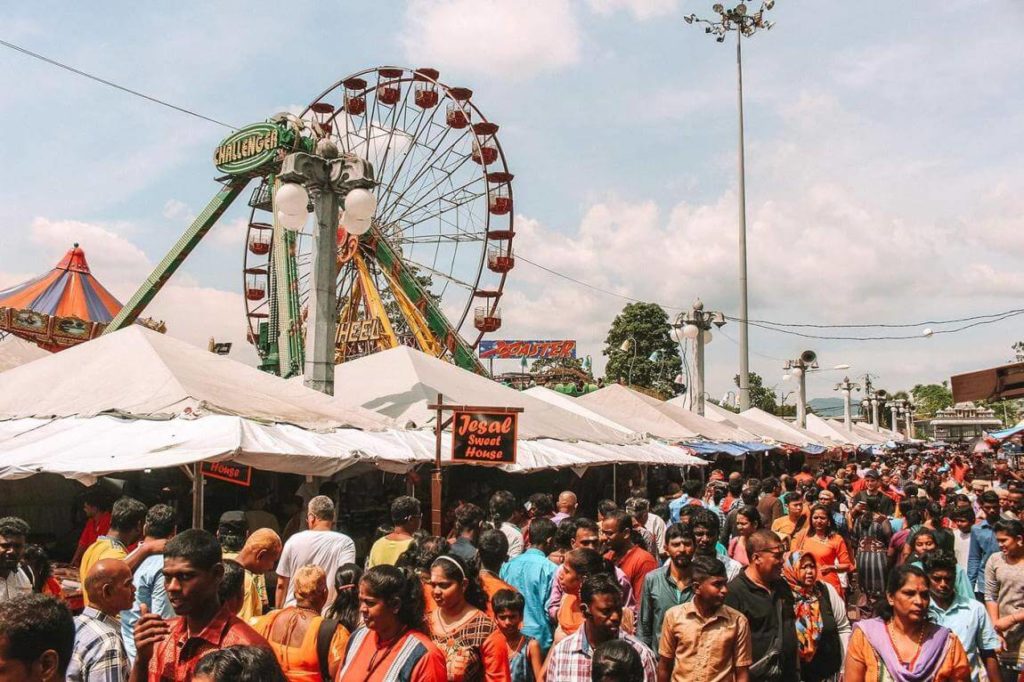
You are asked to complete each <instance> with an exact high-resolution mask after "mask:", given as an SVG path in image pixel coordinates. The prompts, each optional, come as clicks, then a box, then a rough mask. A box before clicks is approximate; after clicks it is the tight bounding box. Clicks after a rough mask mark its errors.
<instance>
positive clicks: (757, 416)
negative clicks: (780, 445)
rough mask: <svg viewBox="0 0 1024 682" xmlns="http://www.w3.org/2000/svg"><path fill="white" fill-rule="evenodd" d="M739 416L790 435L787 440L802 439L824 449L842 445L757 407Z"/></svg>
mask: <svg viewBox="0 0 1024 682" xmlns="http://www.w3.org/2000/svg"><path fill="white" fill-rule="evenodd" d="M740 414H741V415H742V416H744V417H746V418H747V419H750V420H751V421H755V422H757V423H759V424H766V425H770V426H772V427H774V428H776V429H781V430H783V431H785V432H786V433H789V434H791V435H790V436H789V438H804V439H806V440H807V442H809V443H818V444H821V445H824V446H826V447H835V446H837V445H843V442H838V441H834V440H832V439H831V438H826V437H824V436H818V435H816V434H814V433H811V432H810V431H808V430H806V429H802V428H800V427H799V426H797V425H796V424H791V423H789V422H787V421H786V420H785V419H781V418H779V417H776V416H775V415H773V414H768V413H767V412H765V411H764V410H762V409H760V408H757V407H751V408H750V409H748V410H744V411H743V412H741V413H740Z"/></svg>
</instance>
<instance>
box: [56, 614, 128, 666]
mask: <svg viewBox="0 0 1024 682" xmlns="http://www.w3.org/2000/svg"><path fill="white" fill-rule="evenodd" d="M130 670H131V669H130V668H129V666H128V656H127V655H126V654H125V652H124V644H122V643H121V626H120V625H119V624H118V622H117V619H116V618H113V617H112V616H108V615H107V614H105V613H103V612H101V611H97V610H96V609H94V608H93V607H91V606H87V607H85V610H84V611H82V615H80V616H78V617H77V618H75V648H74V650H72V652H71V663H70V664H69V665H68V672H67V679H68V680H69V681H71V682H79V681H80V682H124V680H127V679H128V673H129V672H130Z"/></svg>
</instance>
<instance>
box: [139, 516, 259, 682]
mask: <svg viewBox="0 0 1024 682" xmlns="http://www.w3.org/2000/svg"><path fill="white" fill-rule="evenodd" d="M223 576H224V564H223V563H222V562H221V549H220V544H219V543H218V542H217V538H215V537H214V536H213V534H212V533H208V532H206V531H205V530H196V529H192V530H186V531H185V532H183V533H179V534H178V535H177V536H175V537H174V538H173V539H171V540H170V541H168V543H167V546H166V547H165V548H164V584H165V586H166V589H167V600H168V601H169V602H170V603H171V606H172V607H173V608H174V612H175V613H177V614H178V617H177V618H171V619H170V620H164V619H163V618H161V617H160V616H159V615H157V614H155V613H149V612H148V610H147V609H146V607H145V605H143V607H142V616H141V617H140V618H139V620H138V622H137V623H136V624H135V648H136V650H137V652H138V657H137V658H136V659H135V665H134V666H133V667H132V673H131V677H130V678H129V679H130V680H131V682H142V681H143V680H148V681H149V682H184V681H185V680H191V679H192V673H193V670H194V669H195V667H196V663H198V662H199V659H200V658H202V657H203V655H204V654H207V653H209V652H211V651H215V650H217V649H222V648H224V647H228V646H232V645H235V644H242V645H250V646H259V647H263V648H270V645H269V644H267V641H266V640H265V639H263V638H262V637H260V635H259V634H257V633H256V631H255V630H253V629H252V628H251V627H249V626H248V625H246V624H245V623H244V622H242V620H241V619H239V618H238V617H237V616H235V615H234V614H233V613H230V612H229V611H228V610H227V609H226V608H224V607H223V606H222V605H221V603H220V599H219V597H218V596H217V589H218V588H219V587H220V582H221V579H222V578H223Z"/></svg>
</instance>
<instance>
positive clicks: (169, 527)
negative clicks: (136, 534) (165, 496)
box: [145, 504, 178, 540]
mask: <svg viewBox="0 0 1024 682" xmlns="http://www.w3.org/2000/svg"><path fill="white" fill-rule="evenodd" d="M177 527H178V519H177V513H176V512H175V511H174V508H173V507H171V506H170V505H167V504H154V505H153V506H152V507H150V508H149V511H148V512H146V526H145V530H146V535H148V536H149V537H151V538H158V539H161V540H162V539H164V538H169V537H171V536H172V535H174V531H175V530H176V529H177Z"/></svg>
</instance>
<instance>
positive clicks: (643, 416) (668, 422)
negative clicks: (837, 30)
mask: <svg viewBox="0 0 1024 682" xmlns="http://www.w3.org/2000/svg"><path fill="white" fill-rule="evenodd" d="M577 400H578V401H579V402H580V403H581V404H582V405H583V406H584V407H586V408H587V409H590V410H593V411H594V412H597V413H598V414H600V415H602V416H604V417H606V418H607V419H611V420H612V421H615V422H618V423H620V424H622V425H624V426H627V427H629V428H631V429H633V430H634V431H637V432H639V433H647V434H650V435H652V436H655V437H657V438H663V439H666V440H679V441H686V440H695V439H698V438H706V439H708V440H713V441H726V442H742V441H750V440H756V437H755V436H754V435H753V434H749V433H746V432H744V431H742V430H740V429H738V428H736V427H734V426H731V425H728V424H723V423H717V422H714V421H712V420H710V419H705V418H704V417H701V416H700V415H698V414H694V413H692V412H690V411H688V410H685V409H683V408H681V407H678V406H677V405H672V404H670V403H665V402H662V401H660V400H658V399H657V398H652V397H651V396H648V395H644V394H642V393H639V392H638V391H634V390H632V389H630V388H627V387H625V386H620V385H619V384H613V385H611V386H605V387H604V388H602V389H600V390H598V391H594V392H593V393H587V394H586V395H583V396H580V397H579V398H577Z"/></svg>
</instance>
